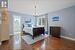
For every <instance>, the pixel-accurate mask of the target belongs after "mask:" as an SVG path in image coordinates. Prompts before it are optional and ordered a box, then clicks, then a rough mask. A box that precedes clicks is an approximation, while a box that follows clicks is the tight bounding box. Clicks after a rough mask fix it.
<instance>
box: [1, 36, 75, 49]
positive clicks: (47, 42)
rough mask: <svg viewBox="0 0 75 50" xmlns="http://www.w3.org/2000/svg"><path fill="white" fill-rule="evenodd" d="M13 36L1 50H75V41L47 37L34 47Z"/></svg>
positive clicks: (4, 43) (5, 42)
mask: <svg viewBox="0 0 75 50" xmlns="http://www.w3.org/2000/svg"><path fill="white" fill-rule="evenodd" d="M17 36H18V35H16V36H12V37H10V40H8V41H4V42H3V44H2V45H1V46H0V50H75V41H70V40H67V39H64V38H55V37H51V36H49V37H47V38H45V39H44V40H41V41H38V42H36V43H34V44H32V45H28V44H26V43H25V41H24V40H23V39H21V37H17Z"/></svg>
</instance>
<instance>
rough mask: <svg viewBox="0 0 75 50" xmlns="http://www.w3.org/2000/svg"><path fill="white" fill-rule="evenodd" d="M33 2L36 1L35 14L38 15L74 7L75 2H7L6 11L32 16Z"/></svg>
mask: <svg viewBox="0 0 75 50" xmlns="http://www.w3.org/2000/svg"><path fill="white" fill-rule="evenodd" d="M34 1H36V8H37V9H36V12H37V14H38V15H41V14H45V13H48V12H53V11H56V10H60V9H63V8H66V7H70V6H73V5H75V0H8V3H9V5H8V9H9V10H10V11H15V12H20V13H24V14H29V15H33V13H34V12H35V9H34V3H35V2H34Z"/></svg>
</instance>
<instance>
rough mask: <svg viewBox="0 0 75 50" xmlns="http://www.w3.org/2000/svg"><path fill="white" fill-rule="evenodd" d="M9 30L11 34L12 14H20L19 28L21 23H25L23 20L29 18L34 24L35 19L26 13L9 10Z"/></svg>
mask: <svg viewBox="0 0 75 50" xmlns="http://www.w3.org/2000/svg"><path fill="white" fill-rule="evenodd" d="M9 16H10V17H9V30H10V34H11V35H12V34H13V16H20V17H21V28H22V24H25V20H28V19H29V18H30V19H31V23H32V25H33V26H34V25H35V21H34V19H35V18H34V17H33V16H31V15H28V14H21V13H19V12H12V11H9Z"/></svg>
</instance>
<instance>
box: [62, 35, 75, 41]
mask: <svg viewBox="0 0 75 50" xmlns="http://www.w3.org/2000/svg"><path fill="white" fill-rule="evenodd" d="M61 37H62V38H65V39H69V40H72V41H75V39H74V38H70V37H66V36H61Z"/></svg>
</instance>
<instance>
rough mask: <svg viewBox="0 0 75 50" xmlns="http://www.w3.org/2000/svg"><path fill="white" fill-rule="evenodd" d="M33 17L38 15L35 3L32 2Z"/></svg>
mask: <svg viewBox="0 0 75 50" xmlns="http://www.w3.org/2000/svg"><path fill="white" fill-rule="evenodd" d="M33 16H38V13H37V1H36V0H34V13H33Z"/></svg>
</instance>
